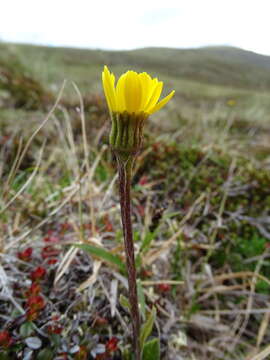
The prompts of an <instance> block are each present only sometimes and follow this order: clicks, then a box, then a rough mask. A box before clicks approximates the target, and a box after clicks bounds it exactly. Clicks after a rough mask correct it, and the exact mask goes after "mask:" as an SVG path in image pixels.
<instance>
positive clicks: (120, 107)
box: [116, 73, 127, 113]
mask: <svg viewBox="0 0 270 360" xmlns="http://www.w3.org/2000/svg"><path fill="white" fill-rule="evenodd" d="M126 75H127V74H126V73H125V74H123V75H121V76H120V78H119V80H118V82H117V85H116V99H117V106H116V108H117V110H116V111H117V112H120V113H121V112H124V111H125V110H126V99H125V81H126Z"/></svg>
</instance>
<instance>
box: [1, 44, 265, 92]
mask: <svg viewBox="0 0 270 360" xmlns="http://www.w3.org/2000/svg"><path fill="white" fill-rule="evenodd" d="M7 56H8V57H10V58H12V57H17V58H18V59H19V60H20V61H21V62H22V63H23V64H24V66H25V67H26V68H28V69H29V71H31V72H32V73H33V74H34V75H35V77H37V78H39V80H42V81H45V82H46V83H48V84H52V83H57V84H58V83H59V82H61V81H62V80H63V79H64V78H70V79H72V80H75V81H76V82H77V83H78V84H79V85H80V86H81V87H82V88H89V86H91V87H93V86H97V85H95V84H97V81H99V79H100V71H101V69H102V67H103V65H104V64H107V65H109V66H110V67H111V68H112V69H113V70H114V71H116V73H120V72H121V71H123V70H126V69H130V68H132V69H135V70H136V69H137V70H144V71H148V72H150V73H151V74H152V75H155V76H160V77H163V78H164V77H165V78H169V79H171V81H177V80H179V79H182V80H188V81H193V82H198V83H201V84H206V85H217V86H226V87H230V88H234V89H235V88H236V89H240V90H255V91H268V90H270V57H269V56H264V55H259V54H256V53H253V52H251V51H246V50H242V49H238V48H234V47H226V46H221V47H205V48H199V49H170V48H144V49H138V50H132V51H105V50H83V49H71V48H55V47H41V46H31V45H15V44H7V43H0V62H1V59H3V58H5V59H7Z"/></svg>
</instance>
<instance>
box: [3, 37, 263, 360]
mask: <svg viewBox="0 0 270 360" xmlns="http://www.w3.org/2000/svg"><path fill="white" fill-rule="evenodd" d="M104 64H107V65H108V66H109V67H110V69H111V70H112V71H113V72H115V74H116V76H119V75H120V74H121V72H122V71H123V70H127V69H135V70H140V71H147V72H149V73H150V74H151V75H152V76H157V77H158V78H159V79H160V80H161V81H163V82H164V88H165V89H164V93H163V95H162V96H165V95H166V93H167V92H168V91H171V90H172V89H175V90H176V94H175V96H174V98H173V99H172V100H171V101H170V102H169V103H168V104H167V105H166V107H164V108H163V109H161V110H160V111H158V112H157V113H155V114H153V116H151V117H150V118H149V119H147V121H146V122H145V129H144V135H145V136H144V142H143V145H142V148H141V151H140V153H139V156H138V158H137V162H136V166H135V168H134V177H133V179H132V190H131V197H132V222H133V229H134V245H135V250H136V266H137V274H138V280H139V281H138V287H139V293H138V295H139V302H140V311H141V318H142V322H143V323H144V325H145V326H144V329H145V330H144V332H145V334H146V333H147V334H146V335H147V343H148V346H149V347H148V351H147V352H146V354H148V355H147V356H144V357H143V359H144V360H146V359H147V360H153V357H154V360H157V359H158V358H159V356H156V354H157V353H158V352H159V351H158V350H157V344H158V341H156V340H155V339H154V338H158V339H159V340H160V354H161V360H182V359H185V360H195V359H196V360H247V359H250V360H251V359H255V358H256V359H266V358H267V356H269V355H270V347H269V343H270V327H269V321H270V317H269V295H270V281H269V277H270V261H269V258H270V212H269V208H270V172H269V169H270V145H269V144H270V124H269V113H270V101H269V97H270V58H269V57H267V56H262V55H258V54H255V53H252V52H248V51H244V50H241V49H236V48H230V47H210V48H202V49H188V50H181V49H159V48H152V49H150V48H149V49H138V50H133V51H103V50H102V51H101V50H80V49H67V48H53V47H40V46H30V45H16V44H4V43H0V183H1V186H0V257H1V266H0V359H1V360H2V359H17V358H18V359H29V360H30V359H31V360H36V359H38V360H42V359H45V360H54V359H59V360H60V359H62V360H64V359H70V360H72V359H74V360H79V359H91V360H131V359H132V350H131V337H132V336H131V332H130V323H131V321H130V320H131V317H130V312H129V309H130V306H129V303H128V300H127V297H128V292H127V280H126V267H125V251H124V246H123V232H122V227H121V212H120V206H119V205H120V204H119V193H118V180H119V179H117V176H116V168H117V166H116V161H115V157H114V155H113V154H112V152H111V149H110V147H109V146H108V137H109V131H110V120H109V113H108V107H107V104H106V102H105V98H104V95H103V90H102V86H101V71H102V68H103V66H104ZM64 80H67V81H65V82H64ZM63 82H64V87H62V86H63ZM74 83H75V84H76V85H75V84H74ZM56 99H57V101H56ZM122 188H123V187H122ZM120 203H121V204H122V202H120ZM122 215H123V212H122ZM124 224H127V222H126V221H124ZM78 244H80V245H79V246H78V247H76V246H77V245H78ZM82 244H83V245H84V250H87V252H84V251H82V250H80V249H82V248H83V247H82V246H81V245H82ZM74 245H75V247H74ZM2 285H3V286H2ZM154 309H156V310H157V311H155V310H154ZM155 312H156V318H155ZM146 319H148V320H147V321H146ZM154 320H155V321H154ZM146 335H145V336H146ZM148 335H149V336H148ZM148 340H149V341H148ZM153 340H155V342H154V343H153ZM153 344H156V345H155V349H156V351H155V352H153V351H152V350H151V349H152V347H153V346H154V345H153ZM149 349H150V350H151V351H150V350H149ZM255 356H256V357H255Z"/></svg>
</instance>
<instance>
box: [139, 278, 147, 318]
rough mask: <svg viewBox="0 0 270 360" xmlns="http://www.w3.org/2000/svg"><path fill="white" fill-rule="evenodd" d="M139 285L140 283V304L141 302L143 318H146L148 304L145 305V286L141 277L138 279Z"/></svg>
mask: <svg viewBox="0 0 270 360" xmlns="http://www.w3.org/2000/svg"><path fill="white" fill-rule="evenodd" d="M137 285H138V299H139V304H140V310H141V314H142V317H143V320H145V318H146V313H145V307H146V305H145V297H144V293H143V287H142V283H141V280H140V279H139V280H138V281H137Z"/></svg>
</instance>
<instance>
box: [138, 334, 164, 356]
mask: <svg viewBox="0 0 270 360" xmlns="http://www.w3.org/2000/svg"><path fill="white" fill-rule="evenodd" d="M142 359H143V360H159V359H160V345H159V339H158V338H155V339H152V340H150V341H148V342H147V343H145V345H144V347H143V356H142Z"/></svg>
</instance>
